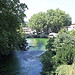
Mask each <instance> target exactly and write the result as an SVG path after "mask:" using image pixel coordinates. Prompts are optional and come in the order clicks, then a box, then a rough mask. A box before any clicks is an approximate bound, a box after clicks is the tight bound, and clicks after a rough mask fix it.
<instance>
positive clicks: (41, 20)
mask: <svg viewBox="0 0 75 75" xmlns="http://www.w3.org/2000/svg"><path fill="white" fill-rule="evenodd" d="M45 25H46V22H45V13H42V12H40V13H38V14H34V15H33V16H32V17H31V18H30V19H29V23H28V26H29V27H30V28H32V29H35V30H36V32H37V33H38V32H42V31H44V30H45V29H44V28H45Z"/></svg>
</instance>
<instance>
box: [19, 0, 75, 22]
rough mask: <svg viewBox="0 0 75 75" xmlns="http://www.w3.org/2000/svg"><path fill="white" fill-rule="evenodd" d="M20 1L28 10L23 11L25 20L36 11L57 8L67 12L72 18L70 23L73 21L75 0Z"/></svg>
mask: <svg viewBox="0 0 75 75" xmlns="http://www.w3.org/2000/svg"><path fill="white" fill-rule="evenodd" d="M20 2H21V3H25V4H26V5H27V6H28V10H26V11H25V14H26V16H27V18H25V21H28V20H29V19H30V17H31V16H32V15H33V14H36V13H38V12H46V11H47V10H50V9H54V10H55V9H56V8H59V9H61V10H62V11H65V13H68V14H69V15H70V16H71V18H72V23H75V0H20Z"/></svg>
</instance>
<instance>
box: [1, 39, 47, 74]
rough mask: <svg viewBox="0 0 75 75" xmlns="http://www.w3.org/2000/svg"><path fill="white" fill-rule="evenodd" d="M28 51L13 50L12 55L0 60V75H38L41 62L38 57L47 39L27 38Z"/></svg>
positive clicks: (40, 69) (43, 49)
mask: <svg viewBox="0 0 75 75" xmlns="http://www.w3.org/2000/svg"><path fill="white" fill-rule="evenodd" d="M27 42H28V43H29V45H28V46H29V50H28V51H22V50H18V51H14V54H13V55H12V56H9V57H6V59H3V60H1V61H0V75H40V72H41V71H42V63H41V61H40V58H39V57H38V56H39V55H41V54H42V53H43V52H44V51H45V45H46V44H47V39H44V38H33V39H27Z"/></svg>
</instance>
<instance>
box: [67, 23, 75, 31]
mask: <svg viewBox="0 0 75 75" xmlns="http://www.w3.org/2000/svg"><path fill="white" fill-rule="evenodd" d="M66 28H67V31H71V30H75V23H74V24H72V25H70V26H66Z"/></svg>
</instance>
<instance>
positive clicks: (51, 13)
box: [28, 9, 71, 34]
mask: <svg viewBox="0 0 75 75" xmlns="http://www.w3.org/2000/svg"><path fill="white" fill-rule="evenodd" d="M69 25H71V17H70V16H69V14H66V13H65V12H64V11H62V10H60V9H56V10H53V9H51V10H47V12H46V13H44V12H40V13H37V14H34V15H33V16H32V17H31V18H30V19H29V23H28V26H29V27H30V28H32V29H35V30H36V31H37V32H44V33H46V34H49V32H58V31H59V30H60V29H61V28H62V27H63V26H69Z"/></svg>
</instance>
